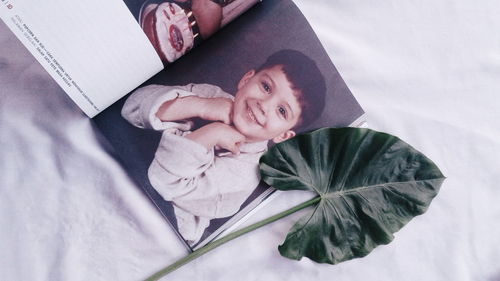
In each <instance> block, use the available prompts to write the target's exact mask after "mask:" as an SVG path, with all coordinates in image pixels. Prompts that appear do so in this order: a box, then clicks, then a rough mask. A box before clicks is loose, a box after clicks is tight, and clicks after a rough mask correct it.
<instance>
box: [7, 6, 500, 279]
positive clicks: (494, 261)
mask: <svg viewBox="0 0 500 281" xmlns="http://www.w3.org/2000/svg"><path fill="white" fill-rule="evenodd" d="M296 3H297V4H298V6H299V7H300V8H301V9H302V11H303V12H304V14H305V15H306V17H307V18H308V19H309V20H310V22H311V25H312V26H313V28H314V29H315V30H316V31H317V33H318V36H319V38H320V40H321V41H322V42H323V44H324V46H325V48H326V49H327V51H328V53H329V54H330V56H331V57H332V60H333V61H334V63H335V64H336V66H337V67H338V69H339V71H340V73H341V75H342V76H343V77H344V79H345V80H346V82H347V84H348V86H349V87H350V89H351V90H352V92H353V93H354V95H355V96H356V97H357V98H358V100H359V102H360V103H361V105H362V106H363V107H364V109H365V110H366V111H367V113H368V120H369V127H371V128H373V129H377V130H381V131H385V132H389V133H392V134H395V135H397V136H399V137H401V138H402V139H403V140H405V141H407V142H408V143H410V144H412V145H413V146H414V147H416V148H417V149H419V150H420V151H422V152H424V153H425V154H426V155H427V156H429V157H430V158H431V159H433V160H434V161H435V162H436V164H437V165H438V166H439V167H440V168H441V170H442V171H443V173H444V174H445V175H446V176H447V177H448V178H447V180H446V181H445V183H444V184H443V186H442V189H441V192H440V194H439V195H438V196H437V197H436V198H435V200H434V201H433V203H432V204H431V206H430V208H429V210H428V212H427V213H425V214H424V215H422V216H419V217H417V218H415V219H414V220H412V221H411V222H410V223H409V224H408V225H407V226H406V227H404V228H403V229H402V230H401V231H399V232H398V233H396V235H395V236H396V237H395V240H394V241H393V242H392V243H391V244H389V245H386V246H380V247H378V248H376V249H375V250H374V251H373V252H372V253H371V254H370V255H368V256H367V257H365V258H362V259H355V260H352V261H348V262H345V263H341V264H339V265H335V266H331V265H324V264H321V265H320V264H315V263H313V262H311V261H310V260H308V259H306V258H304V259H303V260H302V261H292V260H288V259H285V258H282V257H280V255H279V253H278V251H277V249H276V248H277V246H278V245H279V244H280V243H281V242H282V241H283V239H284V237H285V235H286V233H287V231H288V229H289V228H290V227H291V226H292V223H293V221H294V220H296V219H297V218H298V217H299V216H300V215H301V214H295V215H292V216H291V217H288V218H286V219H284V220H282V221H279V222H276V223H274V224H271V225H268V226H265V227H263V228H261V229H259V230H257V231H254V232H253V233H251V234H249V235H246V236H244V237H241V238H239V239H237V240H235V241H232V242H230V243H228V244H226V245H224V246H223V247H221V248H219V249H217V250H215V251H213V252H211V253H209V254H207V255H205V256H203V257H201V258H199V259H198V260H196V261H194V262H192V263H190V264H188V265H187V266H185V267H183V268H181V269H179V270H178V271H176V272H174V273H172V274H171V275H168V277H166V278H165V280H210V281H212V280H238V281H245V280H336V281H343V280H345V281H347V280H349V281H358V280H384V281H387V280H397V281H404V280H408V281H410V280H412V281H413V280H415V281H422V280H426V281H432V280H454V281H462V280H463V281H468V280H477V281H498V280H500V263H499V261H500V238H499V237H500V204H499V203H498V201H499V200H500V187H499V185H498V180H499V176H500V163H499V161H498V159H500V125H499V120H500V113H499V112H500V97H499V96H498V94H499V90H500V87H499V86H500V82H499V77H500V51H499V50H500V36H499V30H500V19H499V18H498V17H497V16H498V14H499V13H500V4H498V2H497V1H493V0H483V1H479V2H477V1H476V2H470V1H465V0H460V1H456V0H442V1H417V2H415V1H377V2H373V3H366V2H359V1H328V0H321V1H306V0H300V1H296ZM111 155H112V154H110V153H109V149H108V148H106V147H104V146H103V145H102V144H101V142H99V132H98V131H96V130H95V128H94V126H93V124H92V121H91V120H90V119H88V118H87V117H85V116H84V115H83V113H81V111H80V110H79V109H78V108H77V107H76V106H75V105H74V104H73V103H72V102H71V101H70V100H69V98H68V97H66V95H65V94H64V93H63V92H62V90H61V89H60V88H59V87H58V86H57V85H56V84H55V83H54V82H53V81H52V79H51V78H50V77H49V76H48V74H47V73H45V71H44V70H43V69H42V68H41V66H40V65H39V64H38V63H37V62H35V60H34V59H33V58H32V56H31V55H30V54H29V53H28V52H27V51H26V50H25V49H24V47H23V46H22V45H21V44H20V43H19V42H18V41H17V39H15V37H14V36H13V35H12V34H10V32H9V31H8V30H7V28H6V27H5V26H4V24H3V23H0V280H29V281H34V280H141V279H144V278H146V277H148V276H149V275H150V274H152V273H154V272H156V271H157V270H158V269H160V268H161V267H162V266H164V265H167V264H169V263H171V262H173V261H175V260H176V259H178V258H180V257H182V256H184V255H185V254H186V250H185V248H184V246H183V245H182V244H181V242H180V241H179V239H178V238H177V236H176V235H175V234H174V232H173V231H172V230H171V229H170V227H169V225H168V224H167V223H166V222H165V221H164V220H163V218H162V217H161V216H160V214H159V212H158V211H157V210H156V208H155V206H153V204H152V203H150V201H149V200H148V199H147V198H146V197H145V196H144V195H143V194H142V193H141V191H140V190H139V188H138V187H137V186H135V184H134V183H133V182H132V181H131V180H130V179H128V178H127V176H126V173H125V172H124V170H123V169H122V168H121V166H120V165H119V164H118V162H117V161H116V160H115V159H114V158H113V157H112V156H111ZM302 199H303V196H302V194H301V193H300V192H291V193H287V194H281V195H280V196H278V197H277V198H276V199H274V200H273V201H271V202H270V203H269V204H267V205H266V206H265V207H263V208H262V209H261V210H260V211H259V212H258V213H257V214H255V215H254V216H253V217H252V218H251V219H250V221H256V220H258V219H260V218H264V217H267V216H269V215H271V214H274V213H276V212H278V211H280V210H283V209H285V208H288V207H290V206H291V205H292V204H293V203H294V202H299V201H301V200H302Z"/></svg>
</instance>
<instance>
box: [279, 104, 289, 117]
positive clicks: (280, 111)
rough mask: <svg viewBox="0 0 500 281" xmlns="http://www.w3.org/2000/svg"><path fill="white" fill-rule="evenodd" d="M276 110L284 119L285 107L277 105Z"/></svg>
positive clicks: (285, 115)
mask: <svg viewBox="0 0 500 281" xmlns="http://www.w3.org/2000/svg"><path fill="white" fill-rule="evenodd" d="M278 111H279V113H280V114H281V115H282V116H283V117H284V118H285V119H286V117H287V114H286V113H287V112H286V109H285V108H284V107H282V106H280V107H278Z"/></svg>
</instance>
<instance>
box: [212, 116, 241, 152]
mask: <svg viewBox="0 0 500 281" xmlns="http://www.w3.org/2000/svg"><path fill="white" fill-rule="evenodd" d="M212 124H214V125H213V126H214V127H215V128H214V132H213V134H215V135H217V136H218V141H217V144H216V145H218V146H219V147H220V148H223V149H226V150H229V151H231V152H232V153H233V154H236V155H238V154H240V145H241V144H242V143H244V142H245V136H244V135H242V134H241V133H240V132H238V130H236V129H235V128H234V127H233V126H230V125H227V124H223V123H219V122H214V123H212Z"/></svg>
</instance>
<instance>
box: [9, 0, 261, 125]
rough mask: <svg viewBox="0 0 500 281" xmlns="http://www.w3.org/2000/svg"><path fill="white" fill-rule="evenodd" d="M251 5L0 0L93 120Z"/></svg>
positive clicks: (241, 0) (231, 0) (179, 0)
mask: <svg viewBox="0 0 500 281" xmlns="http://www.w3.org/2000/svg"><path fill="white" fill-rule="evenodd" d="M256 2H257V0H220V1H218V0H216V1H213V0H173V1H168V2H167V1H156V0H148V1H144V0H126V1H125V2H124V1H122V0H108V1H97V0H88V1H60V0H50V1H43V3H38V2H33V1H21V0H2V1H1V2H0V18H1V19H2V20H3V21H4V22H5V23H6V25H7V26H8V27H9V28H10V29H11V31H12V32H13V33H14V34H15V35H16V36H17V37H18V38H19V40H21V42H22V43H23V44H24V45H25V46H26V48H27V49H28V50H29V51H30V52H31V53H32V54H33V56H34V57H35V58H36V59H37V60H38V61H39V62H40V64H41V65H42V66H43V67H44V68H45V70H46V71H47V72H48V73H49V74H50V75H51V76H52V78H53V79H54V80H55V81H56V82H57V83H58V84H59V86H61V88H62V89H63V90H64V91H65V92H66V93H67V94H68V95H69V96H70V98H71V99H72V100H73V101H74V102H75V103H76V104H77V105H78V106H79V107H80V108H81V109H82V110H83V112H84V113H85V114H87V115H88V116H89V117H94V116H95V115H97V114H98V113H99V112H101V111H102V110H104V109H105V108H107V107H108V106H109V105H111V104H113V103H114V102H115V101H117V100H118V99H120V98H121V97H123V96H124V95H126V94H127V93H129V92H130V91H132V90H133V89H134V88H136V87H137V86H138V85H140V84H141V83H143V82H144V81H146V80H147V79H149V78H151V77H152V76H153V75H154V74H156V73H158V72H159V71H160V70H161V69H163V67H164V65H166V64H168V63H170V62H172V61H174V60H175V59H177V58H179V57H180V56H182V55H183V54H184V53H186V52H187V51H189V50H190V49H191V48H193V47H194V46H196V45H197V44H199V43H200V42H201V41H202V40H203V39H206V38H208V36H210V35H211V34H213V33H214V32H215V31H216V30H218V29H219V28H220V27H222V26H224V25H225V24H227V23H228V22H230V21H231V20H233V19H234V18H235V17H237V16H238V15H240V14H241V13H243V12H244V11H246V10H247V9H248V8H249V7H250V6H252V5H254V4H255V3H256ZM138 23H139V24H138Z"/></svg>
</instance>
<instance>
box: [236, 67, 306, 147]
mask: <svg viewBox="0 0 500 281" xmlns="http://www.w3.org/2000/svg"><path fill="white" fill-rule="evenodd" d="M301 113H302V110H301V107H300V104H299V102H298V100H297V97H296V96H295V91H294V90H293V89H292V87H291V84H290V82H289V81H288V79H287V78H286V76H285V73H283V71H282V70H281V66H280V65H277V66H273V67H271V68H269V69H264V70H261V71H259V72H257V73H256V72H255V71H254V70H251V71H249V72H247V73H246V74H245V75H244V76H243V77H242V78H241V80H240V82H239V83H238V92H237V93H236V96H235V99H234V105H233V116H232V119H233V124H234V126H235V128H236V129H237V130H238V131H239V132H240V133H242V134H243V135H245V137H246V140H247V142H257V141H264V140H271V139H272V140H273V141H274V142H276V143H278V142H281V141H284V140H286V139H289V138H291V137H293V136H295V132H294V131H292V130H291V129H292V128H293V127H294V126H295V124H297V122H298V120H299V119H300V114H301Z"/></svg>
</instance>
